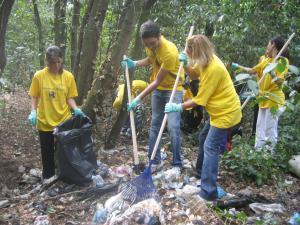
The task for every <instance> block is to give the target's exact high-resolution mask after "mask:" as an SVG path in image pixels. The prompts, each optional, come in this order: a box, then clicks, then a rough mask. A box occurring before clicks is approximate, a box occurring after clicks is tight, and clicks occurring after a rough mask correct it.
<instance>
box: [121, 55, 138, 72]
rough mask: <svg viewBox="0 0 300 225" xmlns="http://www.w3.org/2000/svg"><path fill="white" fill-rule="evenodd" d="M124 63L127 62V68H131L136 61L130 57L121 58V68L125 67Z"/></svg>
mask: <svg viewBox="0 0 300 225" xmlns="http://www.w3.org/2000/svg"><path fill="white" fill-rule="evenodd" d="M126 63H127V67H128V69H132V68H135V67H136V61H133V60H132V59H131V58H126V59H124V60H122V62H121V65H122V68H123V69H125V67H126Z"/></svg>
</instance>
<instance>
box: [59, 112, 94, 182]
mask: <svg viewBox="0 0 300 225" xmlns="http://www.w3.org/2000/svg"><path fill="white" fill-rule="evenodd" d="M53 134H54V136H55V138H56V151H57V152H56V159H57V164H58V165H57V175H58V177H59V178H60V179H62V180H63V181H65V182H67V183H74V184H84V183H87V182H90V181H91V179H92V175H93V174H94V172H95V170H96V168H97V159H96V155H95V153H94V152H93V142H92V137H91V134H92V121H91V120H90V118H88V117H86V116H84V117H82V116H75V117H72V118H70V119H69V120H66V121H65V122H63V123H61V124H60V125H58V126H57V127H56V128H55V129H54V132H53Z"/></svg>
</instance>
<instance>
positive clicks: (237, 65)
mask: <svg viewBox="0 0 300 225" xmlns="http://www.w3.org/2000/svg"><path fill="white" fill-rule="evenodd" d="M239 67H240V65H239V64H237V63H231V69H232V70H237V69H238V68H239Z"/></svg>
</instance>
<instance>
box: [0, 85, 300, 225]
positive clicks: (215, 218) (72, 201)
mask: <svg viewBox="0 0 300 225" xmlns="http://www.w3.org/2000/svg"><path fill="white" fill-rule="evenodd" d="M29 112H30V100H29V97H28V96H27V93H26V91H25V90H24V89H22V88H18V89H16V90H15V91H14V92H10V93H8V92H6V93H2V94H0V143H1V144H0V190H1V193H0V224H13V225H17V224H42V223H38V222H37V217H38V216H40V215H47V219H46V221H50V222H51V224H69V225H72V224H90V223H91V221H92V218H93V215H94V212H95V206H96V203H97V202H101V203H103V204H104V202H105V201H106V200H107V199H108V198H110V197H111V196H113V195H116V194H117V193H118V191H117V189H116V188H111V189H103V191H101V192H99V191H98V192H97V191H95V190H94V189H91V187H92V186H93V184H87V185H84V186H77V185H67V184H65V183H63V182H61V181H59V182H56V183H54V184H53V185H52V186H49V185H48V186H45V185H42V186H39V185H40V184H42V181H41V180H40V179H38V178H35V179H34V178H33V177H32V176H30V174H31V175H32V174H33V173H34V171H32V169H35V170H36V171H38V170H40V169H41V159H40V149H39V141H38V135H37V132H36V131H35V129H34V128H32V127H31V126H30V125H29V124H28V122H27V116H28V113H29ZM184 138H187V137H186V136H184ZM187 142H188V141H184V142H183V143H184V144H183V156H184V157H185V158H186V159H187V160H188V161H190V162H194V159H195V158H196V154H197V146H192V147H191V146H185V143H187ZM146 143H147V135H143V136H140V137H139V140H138V144H139V152H140V154H141V155H143V157H142V158H143V159H146V158H147V157H146V151H147V146H146ZM167 148H168V147H167V145H165V149H167ZM131 149H132V146H131V141H130V138H128V137H120V142H119V144H118V146H117V147H116V148H114V149H112V150H103V148H102V147H101V146H100V144H99V143H98V144H97V143H96V146H94V150H95V152H96V154H97V159H98V160H100V161H101V162H103V163H105V164H107V165H108V166H109V167H110V168H113V167H116V166H122V165H123V166H124V165H127V164H132V159H131ZM167 155H168V157H167V160H166V163H165V168H166V169H170V168H171V166H170V164H169V160H170V158H171V157H170V156H171V154H170V153H169V152H168V151H167ZM145 163H147V162H145ZM184 176H185V177H189V178H190V179H191V180H192V169H184V170H183V171H182V175H181V177H180V179H181V180H180V179H179V181H182V180H183V177H184ZM284 176H285V177H284V180H285V181H284V182H285V183H284V184H282V185H278V184H271V185H263V186H262V187H257V186H256V185H255V184H254V183H253V184H249V183H244V182H241V181H237V180H236V179H235V178H234V176H233V175H232V174H230V173H228V172H226V171H222V170H221V171H220V176H219V178H218V183H219V184H220V185H221V186H222V187H223V188H224V189H225V190H226V191H227V192H228V193H231V194H233V195H236V194H238V193H240V192H241V191H242V190H244V192H245V190H247V191H248V193H249V192H251V194H252V195H253V196H254V195H255V196H256V197H257V198H256V200H259V199H260V200H262V202H263V201H264V202H268V203H278V204H281V205H282V206H283V207H284V211H283V212H282V213H275V214H272V215H271V217H270V216H268V214H265V215H264V216H262V215H260V216H258V215H256V214H255V213H254V212H253V211H251V210H250V209H249V207H248V205H244V206H243V207H242V208H239V209H237V210H238V211H244V212H245V215H246V219H245V218H241V217H239V219H238V218H236V217H235V216H234V214H235V213H234V210H233V211H232V210H231V212H232V213H231V214H230V213H228V212H229V211H230V210H229V209H227V211H218V210H213V209H212V208H211V207H208V208H206V209H205V210H201V209H199V208H196V209H195V207H194V206H192V205H191V204H195V202H192V203H191V202H182V201H179V200H178V199H177V198H176V197H174V196H176V192H175V191H174V190H167V189H164V188H159V190H158V192H159V194H160V195H161V198H162V201H161V206H162V210H163V212H164V219H165V223H166V224H173V225H174V224H247V223H249V224H251V223H252V224H255V222H253V221H254V220H255V219H252V222H251V219H249V218H262V217H264V221H266V223H265V224H286V223H287V221H288V219H289V218H290V217H291V216H292V215H293V213H294V212H296V211H299V210H300V208H299V206H300V181H299V179H298V178H296V177H295V176H292V175H291V174H285V175H284ZM126 179H128V178H126ZM105 180H106V181H107V182H108V183H113V182H116V179H111V178H106V179H105ZM179 183H180V182H179ZM114 187H115V186H114ZM34 190H36V191H34ZM49 190H52V191H53V190H54V191H56V194H54V195H53V194H52V195H50V194H49ZM196 204H197V203H196ZM226 212H227V213H226ZM235 212H237V211H235ZM235 215H237V214H235ZM239 215H241V214H239ZM247 218H248V219H247ZM245 221H248V222H245ZM45 224H47V223H45ZM122 224H137V222H133V221H123V223H122ZM148 224H151V223H148ZM152 224H159V223H152ZM257 224H259V223H257Z"/></svg>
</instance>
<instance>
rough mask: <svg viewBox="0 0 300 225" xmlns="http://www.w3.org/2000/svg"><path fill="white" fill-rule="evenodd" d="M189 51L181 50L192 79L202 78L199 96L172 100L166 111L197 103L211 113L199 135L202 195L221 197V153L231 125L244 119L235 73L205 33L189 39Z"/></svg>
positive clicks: (199, 170)
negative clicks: (230, 69)
mask: <svg viewBox="0 0 300 225" xmlns="http://www.w3.org/2000/svg"><path fill="white" fill-rule="evenodd" d="M187 54H188V56H189V57H190V58H191V60H192V64H191V65H188V59H187V55H186V54H185V53H181V54H180V56H179V60H180V61H182V62H184V65H185V68H184V69H185V72H186V73H187V74H188V75H189V76H190V77H191V79H197V78H200V83H199V89H198V93H197V96H195V97H193V98H192V99H191V100H188V101H186V102H184V103H182V104H176V103H168V104H167V105H166V107H165V112H166V113H170V114H172V113H173V112H181V111H183V110H184V109H188V108H191V107H196V106H199V105H200V106H203V107H204V108H205V109H206V111H207V112H208V114H209V116H210V121H209V122H207V123H206V124H205V126H204V128H203V129H202V131H201V133H200V135H199V141H200V146H199V154H198V159H197V168H196V169H197V173H198V177H199V178H201V191H200V196H201V197H202V198H204V199H206V200H214V199H216V198H218V197H221V196H220V195H219V194H218V193H220V191H219V190H221V189H220V188H217V175H218V163H219V156H220V154H222V153H223V152H224V151H225V149H226V142H227V134H228V131H229V129H230V128H232V127H233V126H235V125H236V124H238V123H239V122H240V121H241V118H242V113H241V105H240V101H239V97H238V95H237V93H236V91H235V89H234V86H233V83H232V80H231V77H230V75H229V73H228V71H227V69H226V67H225V65H224V64H223V63H222V61H221V60H220V59H219V58H218V57H217V56H216V55H215V54H214V48H213V45H212V43H211V42H210V41H209V39H208V38H207V37H206V36H204V35H195V36H192V37H191V38H189V39H188V50H187Z"/></svg>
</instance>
